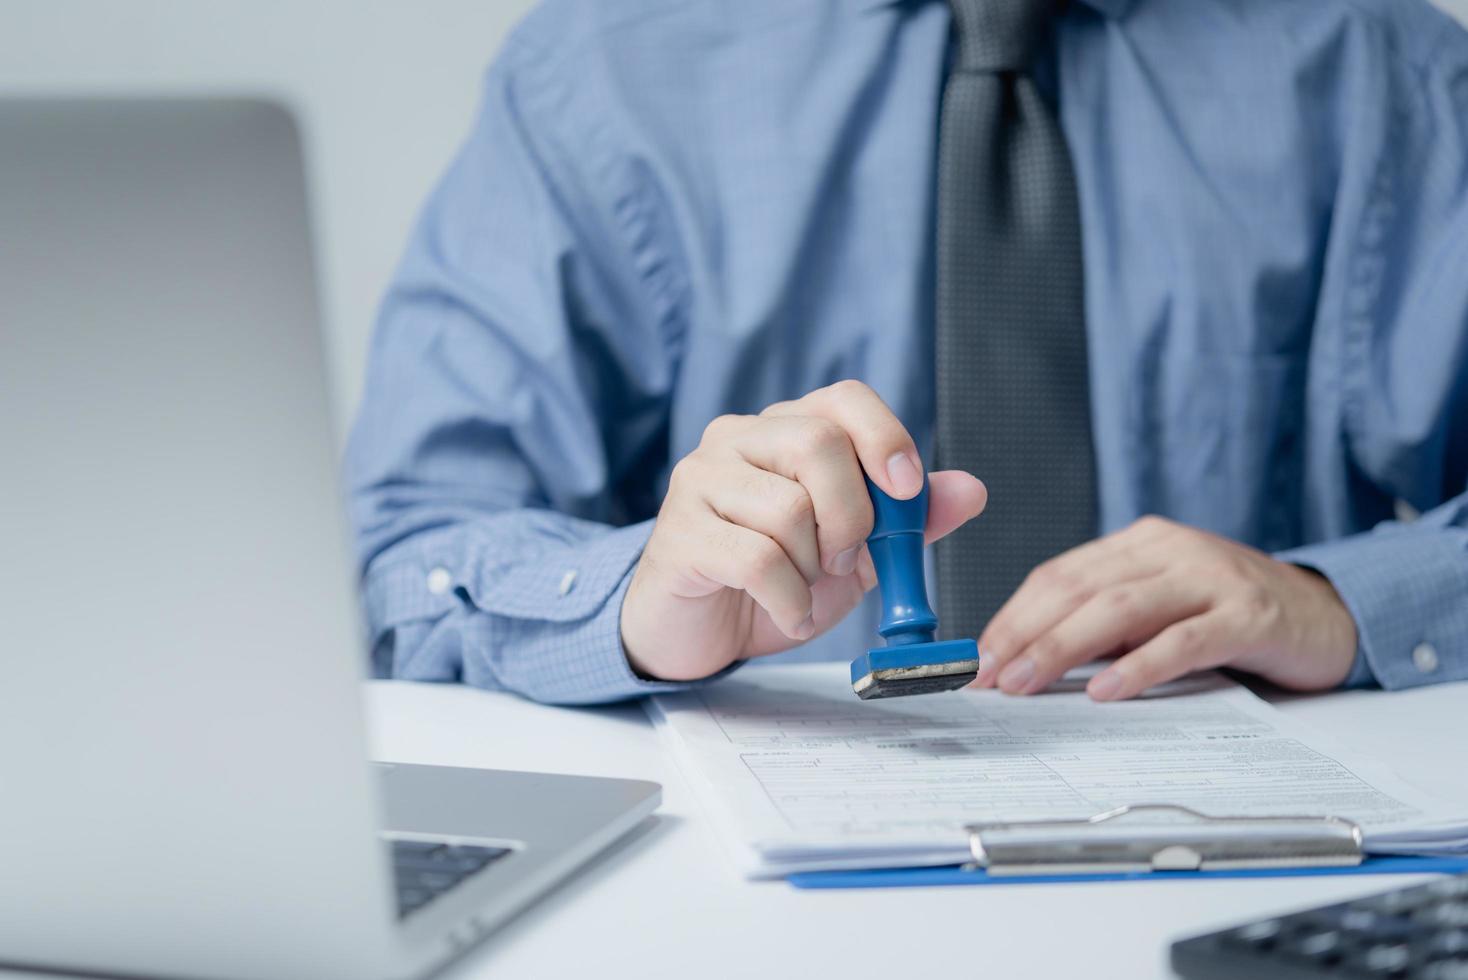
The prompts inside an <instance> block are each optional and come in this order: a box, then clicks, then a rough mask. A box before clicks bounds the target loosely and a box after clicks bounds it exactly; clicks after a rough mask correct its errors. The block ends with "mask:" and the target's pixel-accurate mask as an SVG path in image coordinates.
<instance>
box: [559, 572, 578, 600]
mask: <svg viewBox="0 0 1468 980" xmlns="http://www.w3.org/2000/svg"><path fill="white" fill-rule="evenodd" d="M574 588H576V569H574V568H570V569H567V570H566V574H565V575H562V576H561V584H560V585H558V586H556V594H557V595H560V596H567V595H570V594H571V590H572V589H574Z"/></svg>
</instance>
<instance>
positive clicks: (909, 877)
mask: <svg viewBox="0 0 1468 980" xmlns="http://www.w3.org/2000/svg"><path fill="white" fill-rule="evenodd" d="M965 830H966V831H967V833H968V835H969V851H970V854H971V855H972V860H971V861H969V862H968V863H966V864H963V865H948V866H942V867H929V868H880V869H871V870H864V871H863V870H858V871H809V872H802V873H799V874H794V875H790V876H789V878H788V879H787V880H788V881H789V882H790V883H791V884H792V885H794V886H795V887H797V888H810V889H816V888H897V887H921V886H933V885H1003V884H1042V883H1061V882H1072V883H1073V882H1101V881H1176V880H1180V879H1188V878H1200V877H1201V878H1266V877H1300V876H1307V875H1342V874H1414V873H1443V874H1447V873H1453V872H1459V871H1468V857H1428V856H1420V857H1419V856H1407V855H1402V856H1397V855H1389V856H1386V855H1384V856H1367V854H1366V852H1365V849H1364V846H1363V845H1364V837H1363V834H1362V832H1361V828H1360V826H1359V825H1357V824H1356V823H1354V822H1352V821H1350V820H1345V819H1342V818H1340V817H1330V816H1324V817H1321V816H1312V817H1306V816H1279V817H1217V816H1208V815H1206V814H1202V813H1199V812H1198V811H1196V810H1192V809H1189V808H1187V807H1180V806H1173V805H1170V804H1139V805H1135V806H1123V807H1118V808H1116V809H1114V810H1107V811H1105V812H1104V813H1098V814H1096V815H1095V816H1092V817H1089V818H1086V819H1084V820H1037V821H1030V822H1003V823H1000V822H992V823H978V824H971V825H969V826H967V827H965Z"/></svg>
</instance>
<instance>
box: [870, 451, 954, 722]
mask: <svg viewBox="0 0 1468 980" xmlns="http://www.w3.org/2000/svg"><path fill="white" fill-rule="evenodd" d="M867 492H868V493H870V494H871V497H872V510H873V511H874V512H875V517H876V520H875V522H874V523H873V526H872V533H871V536H870V537H868V538H867V550H869V551H870V552H871V553H872V564H873V565H875V566H876V568H877V587H878V588H879V589H880V590H881V593H882V622H881V623H880V624H879V625H878V626H877V632H878V633H880V634H881V635H882V637H883V638H884V639H886V641H887V645H886V646H885V647H880V648H878V649H875V650H868V651H867V652H866V653H865V654H863V655H862V656H860V657H857V658H856V659H855V660H853V661H852V662H851V688H852V690H854V691H855V692H856V695H857V697H859V698H861V699H862V700H863V701H866V700H870V699H872V698H898V697H903V696H905V695H908V694H933V693H936V692H938V691H951V690H953V689H954V688H959V687H963V686H964V685H965V684H967V683H968V682H969V681H971V680H973V679H974V677H975V676H976V675H977V674H978V672H979V647H978V644H977V643H975V642H974V641H973V640H942V641H939V640H937V639H936V638H935V631H936V630H937V628H938V617H937V616H936V615H934V614H933V608H932V607H931V606H930V605H928V589H927V585H926V583H925V581H924V576H923V529H924V528H925V527H927V524H928V484H927V480H926V478H925V479H924V481H923V489H922V492H921V493H919V494H918V495H917V496H916V497H913V498H912V499H911V500H897V499H896V498H894V497H889V496H887V494H885V493H883V492H882V491H881V490H879V489H878V488H877V487H876V485H875V484H873V483H872V481H871V480H868V481H867Z"/></svg>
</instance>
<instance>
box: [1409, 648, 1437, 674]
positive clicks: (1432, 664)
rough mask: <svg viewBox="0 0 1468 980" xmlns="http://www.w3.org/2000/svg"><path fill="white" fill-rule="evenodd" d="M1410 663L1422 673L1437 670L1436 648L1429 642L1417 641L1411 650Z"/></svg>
mask: <svg viewBox="0 0 1468 980" xmlns="http://www.w3.org/2000/svg"><path fill="white" fill-rule="evenodd" d="M1412 663H1413V664H1415V665H1416V666H1417V669H1418V670H1419V671H1421V672H1422V673H1424V674H1430V673H1432V672H1433V671H1434V670H1437V648H1436V647H1434V646H1433V645H1432V644H1431V643H1419V644H1417V647H1416V648H1415V649H1414V650H1413V651H1412Z"/></svg>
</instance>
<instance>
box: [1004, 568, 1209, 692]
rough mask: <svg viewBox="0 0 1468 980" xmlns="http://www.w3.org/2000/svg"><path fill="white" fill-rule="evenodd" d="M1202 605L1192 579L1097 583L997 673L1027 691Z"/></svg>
mask: <svg viewBox="0 0 1468 980" xmlns="http://www.w3.org/2000/svg"><path fill="white" fill-rule="evenodd" d="M1207 608H1208V597H1207V595H1206V593H1205V592H1204V590H1203V588H1202V587H1200V586H1199V585H1198V584H1197V583H1194V582H1190V581H1185V580H1179V579H1176V578H1171V577H1168V576H1165V575H1155V576H1152V577H1150V578H1144V579H1137V580H1135V581H1131V582H1124V583H1122V584H1119V585H1116V586H1112V587H1109V588H1105V589H1102V590H1100V591H1098V592H1097V593H1095V594H1094V595H1093V596H1091V598H1089V599H1087V600H1086V601H1085V602H1083V603H1082V604H1081V605H1080V607H1079V608H1077V609H1076V610H1075V612H1073V613H1071V614H1070V615H1068V616H1066V617H1065V618H1064V619H1062V620H1061V621H1060V622H1059V623H1057V624H1056V625H1055V626H1054V627H1053V628H1052V629H1049V630H1047V631H1045V632H1044V633H1042V634H1040V635H1039V636H1038V637H1036V638H1035V640H1034V641H1032V642H1031V643H1029V644H1028V645H1027V646H1025V648H1024V649H1023V650H1021V651H1020V653H1019V655H1018V656H1016V657H1015V658H1014V659H1013V660H1012V661H1010V662H1009V664H1007V665H1006V666H1005V667H1004V668H1003V670H1001V671H1000V672H999V675H998V686H999V688H1000V689H1001V690H1003V691H1005V692H1007V693H1010V694H1033V693H1035V692H1036V691H1040V690H1043V689H1044V688H1046V687H1048V686H1049V685H1050V684H1052V683H1054V682H1055V681H1056V680H1058V679H1059V678H1060V677H1061V676H1062V675H1063V674H1064V673H1065V672H1066V671H1068V670H1070V669H1071V668H1072V667H1076V666H1079V665H1080V664H1083V663H1087V662H1089V661H1091V660H1094V659H1096V658H1097V657H1101V656H1104V655H1106V654H1108V653H1111V652H1113V651H1115V650H1118V649H1121V648H1123V647H1127V646H1131V645H1134V644H1136V643H1139V642H1142V641H1144V640H1148V639H1150V638H1151V637H1152V636H1153V635H1154V634H1156V633H1157V632H1158V631H1159V630H1162V629H1164V628H1166V627H1167V626H1169V625H1170V624H1172V623H1175V622H1178V621H1179V620H1182V619H1187V618H1190V617H1192V616H1194V615H1196V614H1198V613H1200V612H1202V611H1204V610H1205V609H1207Z"/></svg>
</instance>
